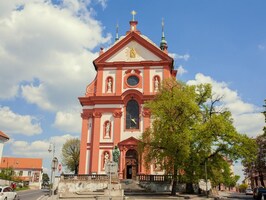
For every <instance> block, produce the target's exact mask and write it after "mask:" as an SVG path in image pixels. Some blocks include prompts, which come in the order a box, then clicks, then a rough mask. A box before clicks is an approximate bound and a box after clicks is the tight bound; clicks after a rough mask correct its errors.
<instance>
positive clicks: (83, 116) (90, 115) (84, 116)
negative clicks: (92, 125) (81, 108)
mask: <svg viewBox="0 0 266 200" xmlns="http://www.w3.org/2000/svg"><path fill="white" fill-rule="evenodd" d="M80 116H81V117H82V119H89V118H92V113H91V112H83V113H81V114H80Z"/></svg>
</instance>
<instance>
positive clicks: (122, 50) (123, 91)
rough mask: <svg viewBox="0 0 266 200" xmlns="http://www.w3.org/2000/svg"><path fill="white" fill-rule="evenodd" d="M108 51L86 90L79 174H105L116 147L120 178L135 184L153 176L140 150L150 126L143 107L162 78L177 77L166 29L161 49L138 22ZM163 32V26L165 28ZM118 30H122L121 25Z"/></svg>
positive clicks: (97, 62) (101, 57) (99, 62)
mask: <svg viewBox="0 0 266 200" xmlns="http://www.w3.org/2000/svg"><path fill="white" fill-rule="evenodd" d="M135 14H136V13H135V11H132V15H133V19H132V20H131V21H130V22H129V24H130V29H129V31H127V32H126V35H125V36H122V37H120V38H118V30H117V34H116V41H115V43H114V44H113V46H111V47H110V48H109V49H108V50H107V51H105V52H104V50H103V49H101V51H100V55H99V57H98V58H96V59H95V60H94V61H93V64H94V67H95V70H96V71H97V75H96V77H95V79H94V80H93V81H92V82H91V83H90V84H89V85H88V86H87V88H86V94H85V96H84V97H79V101H80V104H81V106H82V114H81V117H82V132H81V145H80V163H79V174H92V173H95V174H105V169H104V166H105V162H107V161H108V160H112V150H113V149H114V148H115V147H118V148H119V150H120V157H119V166H118V168H119V178H120V179H124V178H127V179H134V178H135V177H136V175H137V174H138V173H139V174H152V173H155V171H156V169H155V168H154V167H151V168H150V169H148V170H147V169H146V168H145V167H144V163H143V161H142V159H141V155H140V154H139V153H138V151H137V145H138V142H139V140H138V139H139V137H140V136H141V135H142V133H143V132H144V131H145V129H146V128H147V127H149V126H150V125H151V119H150V118H151V114H150V112H149V111H148V110H146V109H145V108H144V106H143V105H144V102H146V101H150V100H152V99H153V98H154V96H155V94H156V93H157V92H158V88H159V85H160V83H161V82H162V80H163V79H166V78H170V77H172V76H176V70H174V66H173V58H171V57H170V56H169V55H168V53H167V43H166V40H165V37H164V29H162V40H161V43H160V47H158V46H157V45H156V44H154V43H153V42H152V41H151V40H150V39H149V38H148V37H146V36H144V35H142V34H141V32H140V31H139V30H138V29H137V24H138V21H136V20H135V18H134V17H135ZM162 25H163V26H162V27H163V28H164V24H162ZM117 28H118V26H117Z"/></svg>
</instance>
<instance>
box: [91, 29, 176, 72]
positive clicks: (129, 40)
mask: <svg viewBox="0 0 266 200" xmlns="http://www.w3.org/2000/svg"><path fill="white" fill-rule="evenodd" d="M142 61H145V62H147V61H151V62H160V61H166V62H168V63H169V64H171V63H173V58H171V57H170V56H168V55H167V54H166V53H165V52H163V51H162V50H161V49H160V48H158V47H157V46H156V45H155V44H154V43H153V42H152V41H150V40H149V39H148V38H147V37H146V36H143V35H140V34H138V33H135V32H131V33H129V34H128V35H126V36H125V37H122V38H121V39H120V40H118V41H117V42H116V43H115V44H114V45H113V46H112V47H110V48H109V49H108V50H107V51H106V52H104V53H102V54H101V55H100V56H99V57H98V58H97V59H95V60H94V62H93V63H94V66H95V68H96V69H97V66H98V65H105V64H106V65H108V63H109V64H110V63H119V62H123V63H126V62H129V63H132V62H136V63H140V62H142Z"/></svg>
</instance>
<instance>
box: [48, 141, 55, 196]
mask: <svg viewBox="0 0 266 200" xmlns="http://www.w3.org/2000/svg"><path fill="white" fill-rule="evenodd" d="M52 151H53V157H52V162H51V176H50V177H51V179H50V187H49V189H50V192H49V194H50V196H51V195H52V185H53V163H54V162H53V161H54V158H55V157H54V154H55V144H51V143H50V145H49V149H48V152H49V153H51V152H52Z"/></svg>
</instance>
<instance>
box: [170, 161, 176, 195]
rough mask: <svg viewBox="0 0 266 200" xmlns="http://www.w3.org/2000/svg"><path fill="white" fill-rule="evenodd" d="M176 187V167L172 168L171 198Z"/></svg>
mask: <svg viewBox="0 0 266 200" xmlns="http://www.w3.org/2000/svg"><path fill="white" fill-rule="evenodd" d="M176 186H177V166H176V165H175V166H174V175H173V184H172V191H171V196H175V195H176Z"/></svg>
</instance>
